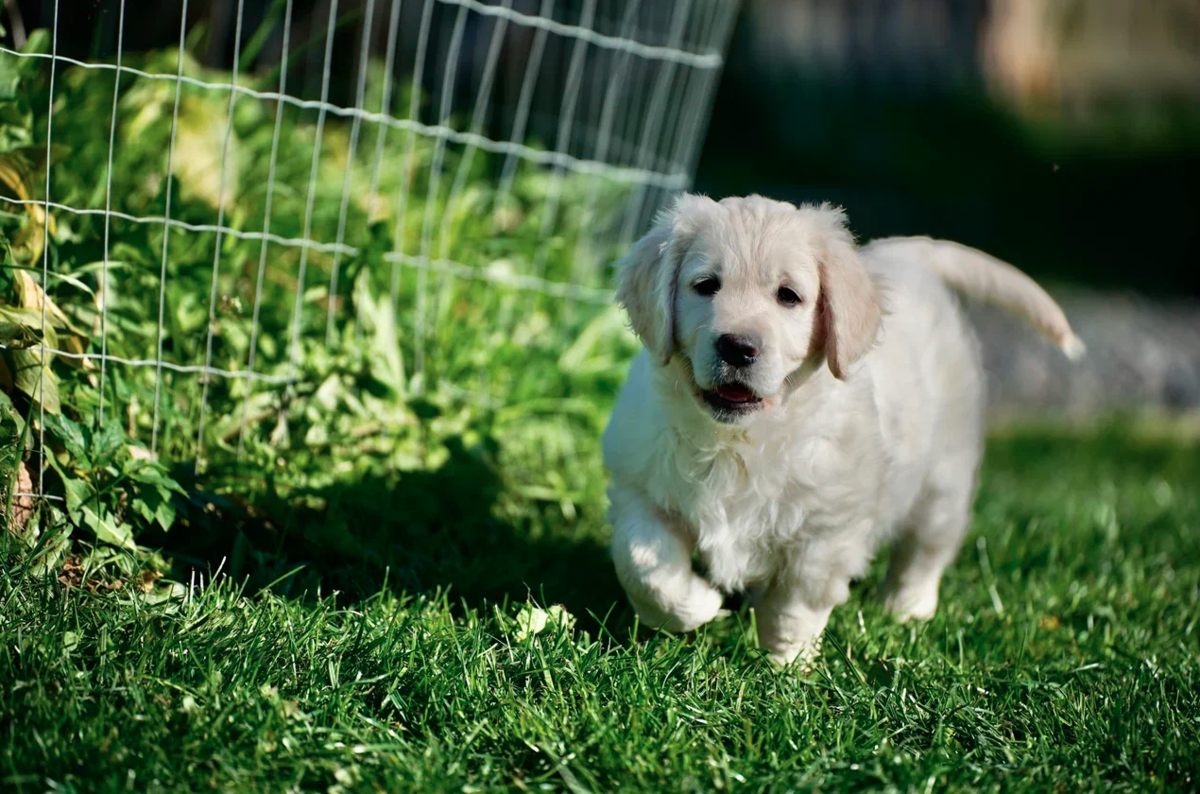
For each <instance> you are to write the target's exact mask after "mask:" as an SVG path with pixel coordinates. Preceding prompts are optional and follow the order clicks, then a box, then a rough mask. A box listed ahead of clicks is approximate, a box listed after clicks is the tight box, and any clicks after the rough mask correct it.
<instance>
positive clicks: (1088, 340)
mask: <svg viewBox="0 0 1200 794" xmlns="http://www.w3.org/2000/svg"><path fill="white" fill-rule="evenodd" d="M1055 297H1056V298H1057V299H1058V301H1059V302H1060V303H1061V304H1062V306H1063V309H1064V310H1065V311H1066V313H1067V316H1068V317H1069V318H1070V320H1071V324H1072V326H1073V327H1074V328H1075V332H1076V333H1077V334H1078V335H1079V337H1080V338H1081V339H1083V341H1084V343H1085V344H1086V345H1087V347H1088V352H1087V355H1086V356H1085V357H1084V358H1083V359H1082V360H1081V361H1078V362H1074V363H1072V362H1070V361H1068V360H1067V359H1066V358H1065V357H1064V356H1063V355H1062V354H1061V353H1060V352H1059V351H1058V350H1057V348H1055V347H1053V346H1052V345H1050V344H1049V343H1048V342H1046V341H1044V340H1043V339H1042V337H1041V336H1039V335H1037V334H1035V333H1034V332H1033V331H1031V330H1029V329H1028V328H1027V327H1026V326H1024V325H1022V324H1021V323H1019V322H1018V321H1015V320H1013V319H1012V318H1011V317H1009V316H1008V315H1006V314H1002V313H1001V312H998V311H996V310H993V309H991V308H983V307H970V308H969V311H970V314H971V316H972V319H973V320H974V322H975V327H976V329H977V330H978V332H979V337H980V340H981V341H982V342H983V348H984V362H985V365H986V367H987V370H988V376H989V383H988V386H989V396H990V401H991V406H992V408H993V410H994V411H996V412H997V413H1001V414H1014V413H1015V414H1024V413H1041V412H1049V413H1064V414H1067V415H1071V416H1077V417H1086V416H1091V415H1095V414H1098V413H1104V412H1111V411H1117V410H1144V409H1159V410H1164V409H1165V410H1168V411H1172V412H1184V411H1195V410H1200V302H1194V301H1192V302H1188V301H1177V302H1161V301H1151V300H1149V299H1146V298H1143V297H1140V296H1137V295H1133V294H1104V293H1082V292H1072V293H1059V294H1056V295H1055Z"/></svg>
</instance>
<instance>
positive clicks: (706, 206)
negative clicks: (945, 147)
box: [617, 194, 717, 366]
mask: <svg viewBox="0 0 1200 794" xmlns="http://www.w3.org/2000/svg"><path fill="white" fill-rule="evenodd" d="M716 206H717V203H716V202H715V201H713V200H712V199H710V198H707V197H704V196H696V195H690V194H684V195H682V196H680V197H679V198H678V199H677V200H676V201H675V203H674V204H673V205H672V206H671V207H670V208H669V209H667V210H664V211H663V212H662V213H661V214H660V215H659V216H658V218H657V219H656V221H655V224H654V228H653V229H651V230H650V232H649V233H648V234H647V235H646V236H645V237H643V238H642V239H641V240H638V242H637V243H636V244H635V245H634V246H633V250H631V251H630V252H629V254H628V255H626V256H625V258H624V259H622V260H621V261H620V262H619V263H618V268H619V271H620V283H619V285H618V287H617V301H618V302H619V303H620V304H621V305H622V306H624V307H625V311H627V312H628V313H629V320H630V323H631V324H632V325H633V330H634V332H635V333H636V334H637V335H638V336H639V337H640V338H641V340H642V344H644V345H645V346H646V349H647V350H649V351H650V352H651V353H652V354H653V355H654V357H655V359H656V360H657V361H658V363H659V364H661V365H663V366H665V365H666V364H667V363H668V362H670V360H671V357H672V356H673V355H675V297H676V294H677V293H678V291H679V269H680V267H681V266H682V265H683V260H684V258H685V257H686V256H687V254H688V252H689V250H691V247H692V244H693V243H694V242H695V239H696V235H697V232H698V229H699V228H700V225H701V221H702V218H703V217H704V215H705V213H707V212H709V211H711V210H712V209H713V208H715V207H716Z"/></svg>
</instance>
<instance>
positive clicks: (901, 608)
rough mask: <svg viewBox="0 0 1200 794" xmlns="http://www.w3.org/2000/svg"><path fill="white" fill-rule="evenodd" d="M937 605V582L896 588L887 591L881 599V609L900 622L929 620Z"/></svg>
mask: <svg viewBox="0 0 1200 794" xmlns="http://www.w3.org/2000/svg"><path fill="white" fill-rule="evenodd" d="M937 607H938V591H937V582H933V583H932V585H930V584H928V583H924V584H922V585H920V586H916V587H901V588H896V589H893V590H890V591H888V592H887V594H886V595H885V596H884V599H883V610H884V611H885V612H887V613H888V614H889V615H891V616H893V617H894V618H896V620H898V621H900V622H901V623H908V622H909V621H918V622H920V621H926V620H929V619H930V618H931V617H933V615H934V613H935V612H937Z"/></svg>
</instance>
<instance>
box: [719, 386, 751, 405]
mask: <svg viewBox="0 0 1200 794" xmlns="http://www.w3.org/2000/svg"><path fill="white" fill-rule="evenodd" d="M717 394H718V395H720V396H721V398H722V399H725V400H729V402H731V403H747V402H750V401H751V400H754V399H755V397H754V392H752V391H750V390H749V389H747V388H746V387H745V386H719V387H718V388H717Z"/></svg>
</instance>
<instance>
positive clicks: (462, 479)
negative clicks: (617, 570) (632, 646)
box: [139, 437, 628, 625]
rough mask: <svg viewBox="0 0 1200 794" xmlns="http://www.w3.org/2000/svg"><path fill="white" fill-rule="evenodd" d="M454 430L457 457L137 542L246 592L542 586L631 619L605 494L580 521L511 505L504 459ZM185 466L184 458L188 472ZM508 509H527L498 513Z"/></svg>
mask: <svg viewBox="0 0 1200 794" xmlns="http://www.w3.org/2000/svg"><path fill="white" fill-rule="evenodd" d="M444 443H445V448H446V449H447V451H448V453H449V456H448V458H447V459H446V460H445V461H444V462H443V463H442V464H441V465H440V466H437V467H436V468H433V469H429V470H415V471H403V472H396V473H391V474H369V475H366V476H363V477H361V478H358V479H353V480H350V479H348V480H346V481H341V482H337V483H335V484H333V485H330V486H327V487H323V488H317V489H309V490H303V491H291V492H289V493H288V494H287V495H286V496H281V495H278V494H268V495H265V496H262V497H259V498H256V499H255V500H254V502H253V503H252V504H250V503H241V504H237V503H230V502H225V503H220V504H218V507H217V509H216V511H215V512H214V514H213V519H214V520H212V521H211V522H209V524H208V525H207V526H204V527H200V526H193V527H189V528H186V529H185V530H184V531H179V530H178V529H173V530H172V531H171V533H167V534H162V533H159V534H158V535H157V536H155V537H149V536H143V537H142V538H139V542H140V543H143V544H145V545H147V546H151V547H156V546H157V547H161V548H163V549H164V551H165V552H166V553H167V554H168V556H172V557H173V558H174V559H175V561H176V570H175V571H173V572H172V573H173V577H172V578H176V579H177V580H179V581H187V580H188V578H189V577H190V576H191V570H195V571H196V573H204V574H205V575H206V576H208V575H211V572H212V571H215V570H217V569H218V568H220V569H221V570H222V572H223V573H224V574H227V575H229V576H231V577H232V578H233V579H234V580H235V581H239V582H240V581H243V580H244V581H245V582H246V592H247V593H253V592H256V591H258V590H260V589H262V588H264V587H268V586H269V587H270V588H271V590H272V591H273V592H275V593H276V594H279V595H283V596H285V597H293V598H311V597H315V596H317V595H318V594H320V595H326V596H327V595H329V594H331V593H332V592H334V591H336V592H338V593H339V600H340V601H342V602H343V603H345V604H351V603H353V602H355V601H357V600H359V599H362V598H366V597H369V596H371V595H372V594H374V593H376V592H378V591H379V590H380V589H381V588H384V587H387V588H389V589H391V590H393V591H395V592H398V593H400V592H403V593H407V594H410V595H415V594H421V593H432V592H437V591H449V596H450V600H451V602H452V603H456V604H462V605H465V606H466V607H468V608H478V609H484V610H486V609H490V606H491V605H493V604H495V605H503V604H505V603H511V602H525V601H526V600H527V599H529V598H530V597H532V598H533V599H534V600H535V601H537V602H538V603H542V604H562V605H563V606H565V607H566V608H567V609H568V610H569V611H570V612H571V613H572V614H574V615H575V616H576V617H578V618H579V619H580V620H581V621H582V622H584V623H588V622H591V620H590V618H589V617H588V614H589V613H592V614H595V615H596V616H597V617H598V618H599V619H601V620H603V619H604V618H605V616H606V615H607V614H608V613H610V611H611V612H612V613H613V615H614V616H619V620H620V622H622V623H623V622H624V621H625V620H627V619H628V617H627V616H626V615H624V613H625V612H626V611H627V610H626V609H625V606H624V604H625V601H624V596H623V594H622V592H621V589H620V585H619V584H618V582H617V580H616V576H615V574H614V573H613V571H612V566H611V565H610V564H609V563H608V553H607V548H606V547H605V545H604V544H603V542H602V541H601V537H602V536H601V534H600V532H599V531H598V530H599V527H600V525H601V523H602V521H603V515H602V513H601V511H602V510H603V505H600V504H586V505H582V506H580V509H581V510H582V511H583V512H581V513H580V514H579V515H578V516H576V517H575V518H574V519H573V520H568V519H566V518H565V517H564V516H563V514H562V510H561V508H560V507H559V506H558V505H557V504H538V503H534V502H532V500H525V502H522V504H520V505H519V509H518V510H515V511H514V510H503V509H501V502H502V500H503V499H504V498H505V497H506V494H505V484H504V483H503V482H502V479H501V477H500V476H499V474H498V473H497V470H496V468H495V464H494V463H493V462H492V461H491V460H490V459H489V458H488V457H487V456H485V455H481V454H479V453H478V452H476V451H472V450H468V449H467V448H465V446H464V445H463V443H462V441H461V439H459V438H456V437H454V438H450V439H448V440H445V441H444ZM483 446H485V447H486V446H488V445H487V444H484V445H483ZM379 468H380V469H382V468H383V467H382V466H381V467H379ZM188 472H190V467H186V466H184V467H180V471H179V472H178V474H179V475H180V477H181V478H182V479H181V482H186V475H187V473H188ZM507 498H508V499H509V500H512V499H514V498H519V497H514V496H513V495H512V494H511V493H509V494H507ZM526 502H528V503H526ZM506 513H516V514H517V517H516V518H511V519H505V518H501V517H500V516H502V515H504V514H506ZM189 569H191V570H189ZM614 607H616V608H615V609H614ZM610 625H611V624H610Z"/></svg>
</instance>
